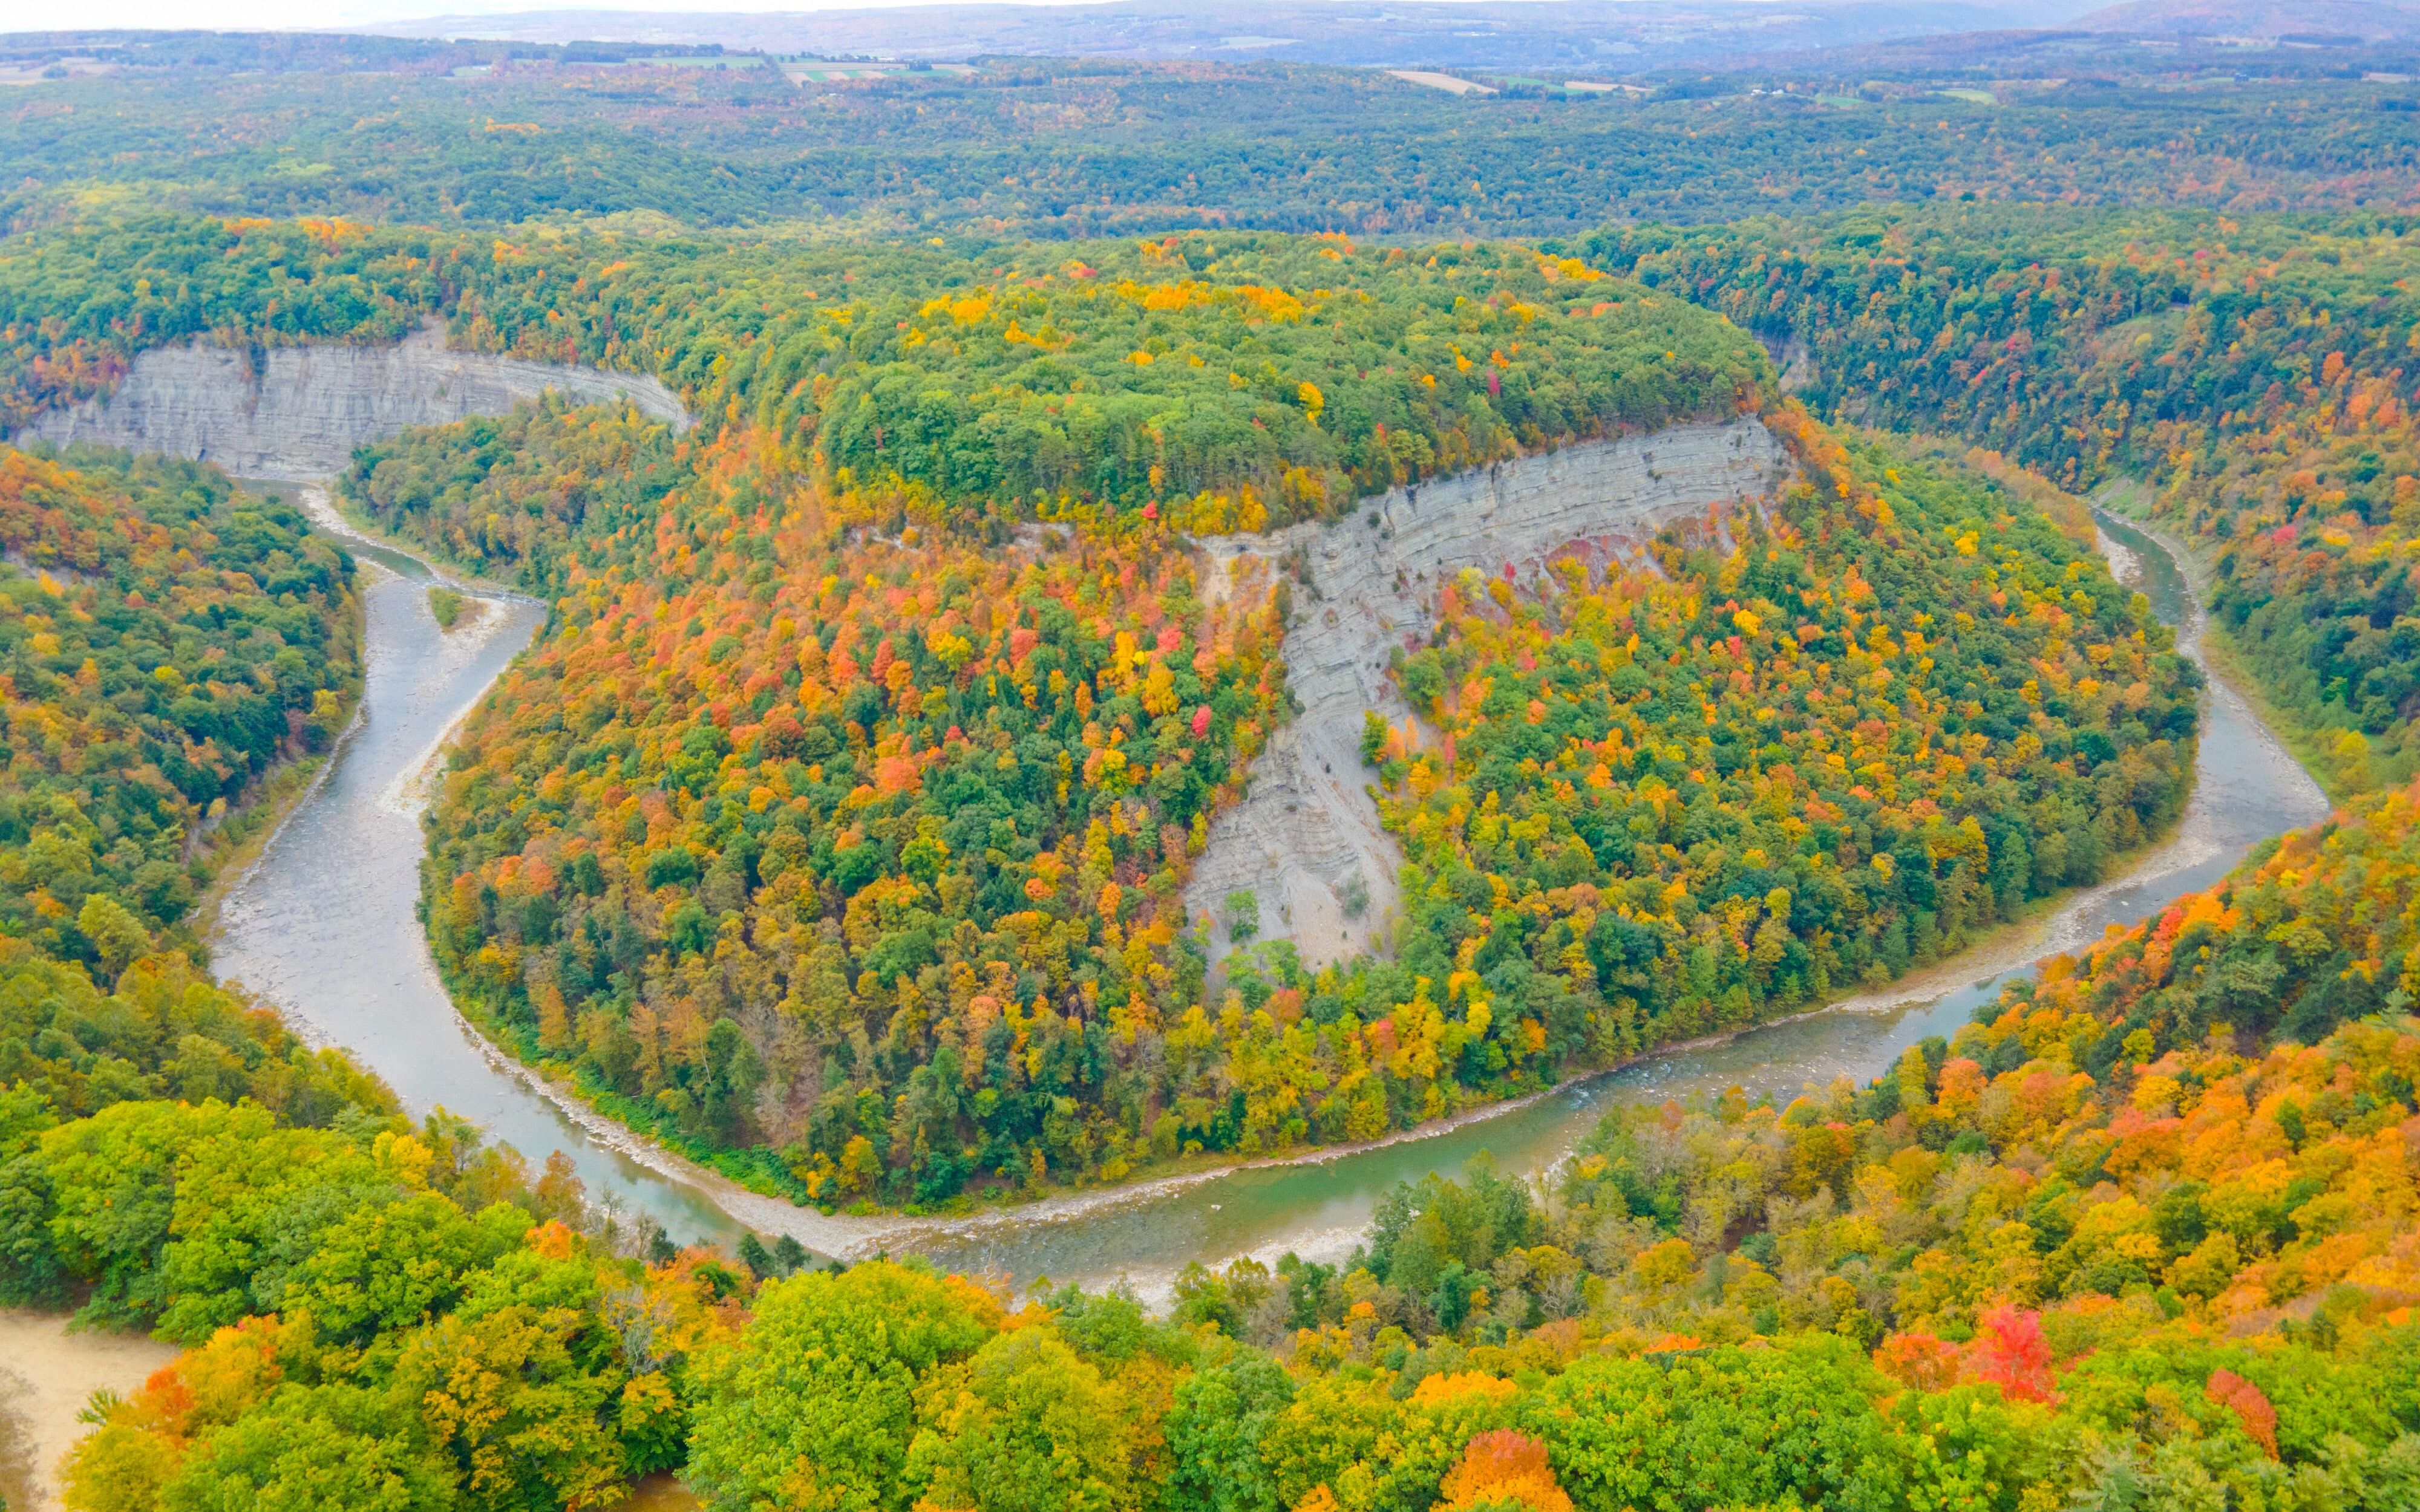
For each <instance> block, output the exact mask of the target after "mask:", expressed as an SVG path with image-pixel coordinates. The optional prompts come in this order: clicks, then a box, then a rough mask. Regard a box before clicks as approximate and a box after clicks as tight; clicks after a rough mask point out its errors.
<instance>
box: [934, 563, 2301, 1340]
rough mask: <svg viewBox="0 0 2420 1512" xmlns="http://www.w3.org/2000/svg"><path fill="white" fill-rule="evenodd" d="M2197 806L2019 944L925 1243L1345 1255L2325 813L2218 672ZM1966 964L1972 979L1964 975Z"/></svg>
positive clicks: (2208, 872) (1958, 995)
mask: <svg viewBox="0 0 2420 1512" xmlns="http://www.w3.org/2000/svg"><path fill="white" fill-rule="evenodd" d="M2102 530H2103V531H2104V532H2105V535H2106V540H2105V541H2104V546H2105V548H2106V549H2107V550H2108V553H2109V556H2110V558H2111V561H2112V564H2113V566H2114V567H2115V568H2116V569H2117V570H2118V575H2119V577H2120V578H2121V579H2123V580H2126V581H2127V582H2128V583H2129V584H2130V586H2133V587H2136V588H2139V589H2140V590H2141V591H2142V592H2143V593H2144V594H2146V595H2147V596H2149V599H2150V602H2151V606H2152V609H2153V611H2154V612H2155V613H2157V614H2158V616H2159V617H2160V618H2161V619H2162V620H2163V621H2164V622H2165V623H2166V624H2168V625H2174V626H2176V627H2177V628H2178V630H2179V640H2180V643H2181V644H2182V645H2183V646H2184V647H2185V648H2186V649H2187V651H2188V652H2189V653H2193V654H2195V655H2196V657H2197V642H2198V636H2199V629H2200V625H2199V612H2198V609H2197V608H2196V607H2195V603H2194V599H2193V594H2192V588H2191V585H2190V584H2189V583H2188V582H2187V580H2186V579H2185V576H2184V574H2183V572H2182V571H2180V569H2179V567H2178V564H2177V563H2176V561H2175V559H2174V557H2172V556H2171V555H2170V553H2169V552H2168V550H2167V549H2166V548H2164V547H2163V546H2162V545H2161V544H2160V543H2159V542H2158V541H2156V540H2154V539H2152V538H2151V537H2150V536H2149V535H2148V534H2146V533H2144V532H2142V531H2141V530H2139V529H2137V528H2136V527H2134V526H2133V525H2130V524H2127V523H2125V522H2123V521H2121V520H2118V519H2116V518H2114V517H2102ZM2196 767H2197V771H2196V782H2195V791H2194V796H2193V798H2192V801H2191V802H2190V804H2189V805H2188V807H2187V810H2186V812H2185V815H2184V817H2183V819H2182V820H2181V821H2180V823H2179V825H2178V826H2177V829H2176V832H2175V834H2174V835H2172V836H2171V837H2170V838H2169V839H2168V840H2167V841H2164V842H2163V843H2162V844H2161V845H2160V846H2158V847H2157V848H2156V849H2155V850H2154V851H2153V852H2152V853H2151V854H2150V855H2149V856H2145V857H2143V858H2141V860H2140V861H2139V862H2138V863H2137V865H2136V866H2135V867H2134V868H2133V871H2132V872H2131V873H2130V874H2129V875H2127V876H2126V877H2123V878H2121V879H2119V880H2118V881H2117V882H2114V883H2109V884H2104V885H2102V886H2101V887H2094V888H2091V889H2089V890H2087V891H2085V892H2083V893H2080V894H2077V895H2074V896H2072V897H2071V898H2069V899H2067V900H2066V901H2064V903H2062V904H2061V905H2060V907H2059V908H2058V909H2057V910H2056V911H2055V912H2054V913H2053V914H2051V915H2050V916H2049V917H2048V918H2045V919H2043V920H2041V921H2040V922H2039V923H2037V924H2036V925H2034V926H2032V927H2031V928H2029V929H2027V930H2025V931H2024V932H2022V933H2021V934H2020V935H2019V936H2018V937H2017V938H2016V939H2015V940H2013V941H2006V940H2004V941H2002V942H2000V943H1999V944H1998V945H1997V946H1996V947H1986V948H1984V949H1980V950H1978V951H1971V952H1969V953H1968V954H1967V955H1966V956H1964V957H1962V958H1961V959H1960V960H1958V961H1954V962H1951V963H1949V964H1948V966H1947V967H1946V968H1944V969H1939V970H1935V971H1932V972H1930V973H1927V974H1926V975H1925V977H1924V978H1923V979H1921V980H1911V981H1908V982H1903V983H1900V984H1899V986H1898V987H1897V988H1895V989H1893V990H1891V991H1888V992H1885V993H1884V994H1882V995H1877V996H1875V997H1872V998H1867V999H1860V1000H1853V1001H1851V1002H1847V1003H1842V1004H1839V1005H1837V1006H1834V1007H1832V1008H1829V1009H1825V1010H1823V1011H1820V1012H1816V1013H1810V1014H1807V1015H1805V1016H1803V1017H1800V1018H1796V1019H1792V1020H1789V1021H1785V1022H1782V1023H1777V1024H1774V1025H1769V1026H1765V1027H1763V1028H1760V1029H1755V1030H1751V1031H1749V1032H1747V1033H1745V1034H1741V1035H1739V1036H1737V1037H1736V1038H1733V1039H1730V1040H1728V1041H1721V1042H1718V1043H1714V1044H1708V1045H1701V1046H1698V1047H1693V1048H1689V1049H1684V1050H1678V1051H1674V1052H1672V1053H1670V1054H1667V1055H1661V1056H1657V1057H1652V1058H1650V1059H1646V1060H1642V1061H1640V1062H1638V1063H1637V1064H1635V1065H1632V1066H1630V1067H1627V1068H1625V1069H1623V1070H1621V1071H1618V1072H1610V1073H1608V1074H1606V1075H1604V1076H1600V1077H1596V1078H1593V1079H1591V1080H1589V1081H1585V1082H1581V1083H1576V1084H1575V1085H1572V1086H1570V1087H1566V1088H1562V1089H1560V1090H1559V1091H1557V1092H1555V1093H1553V1094H1552V1095H1550V1096H1548V1097H1545V1098H1543V1099H1541V1100H1539V1101H1537V1102H1535V1103H1529V1104H1527V1105H1525V1106H1522V1107H1519V1108H1516V1109H1513V1110H1512V1111H1510V1112H1507V1113H1505V1114H1503V1115H1501V1116H1499V1117H1497V1118H1492V1119H1484V1120H1481V1121H1479V1122H1474V1123H1470V1124H1466V1125H1464V1126H1463V1127H1461V1128H1458V1129H1455V1130H1452V1131H1450V1132H1448V1133H1445V1134H1438V1135H1436V1136H1435V1137H1432V1138H1426V1139H1419V1140H1412V1141H1406V1142H1404V1143H1401V1144H1396V1145H1390V1146H1387V1147H1384V1148H1381V1149H1373V1150H1368V1151H1363V1152H1359V1153H1355V1154H1350V1155H1341V1156H1338V1157H1335V1158H1333V1159H1328V1160H1324V1161H1318V1162H1315V1163H1311V1164H1305V1165H1286V1166H1270V1167H1261V1168H1256V1169H1249V1170H1241V1171H1235V1172H1232V1173H1229V1174H1227V1175H1223V1176H1220V1177H1218V1178H1216V1179H1213V1180H1207V1181H1203V1182H1201V1183H1198V1184H1195V1185H1192V1186H1189V1187H1187V1188H1184V1189H1183V1190H1181V1191H1177V1192H1174V1193H1171V1194H1168V1195H1165V1196H1159V1197H1157V1198H1136V1199H1133V1200H1129V1201H1123V1202H1121V1201H1117V1200H1114V1199H1109V1200H1104V1201H1103V1202H1102V1203H1101V1204H1099V1205H1098V1206H1097V1207H1096V1208H1095V1209H1094V1210H1093V1211H1088V1212H1084V1213H1081V1214H1079V1215H1077V1216H1072V1217H1069V1218H1066V1219H1063V1220H1060V1221H1053V1222H1030V1221H1028V1222H1020V1221H1017V1220H1016V1218H1015V1217H1014V1216H1013V1215H1012V1216H1009V1217H1004V1218H1002V1219H999V1220H986V1221H976V1222H970V1223H967V1224H964V1225H959V1226H955V1227H952V1228H948V1229H944V1230H941V1231H939V1232H936V1233H932V1234H930V1235H929V1236H926V1237H923V1238H922V1239H921V1240H920V1242H918V1244H917V1247H918V1248H920V1249H922V1250H923V1252H924V1253H926V1254H928V1255H930V1256H931V1257H933V1258H934V1259H935V1260H936V1261H938V1262H939V1263H941V1264H943V1265H945V1266H948V1267H951V1268H954V1269H964V1270H978V1271H998V1272H1005V1273H1008V1274H1010V1275H1012V1276H1014V1277H1016V1278H1018V1279H1020V1280H1024V1279H1030V1278H1032V1277H1034V1276H1036V1275H1047V1276H1049V1277H1050V1278H1052V1279H1053V1280H1058V1281H1078V1282H1083V1283H1087V1284H1092V1285H1099V1284H1104V1283H1108V1282H1110V1281H1114V1280H1117V1279H1119V1278H1121V1277H1123V1278H1125V1279H1126V1280H1127V1281H1129V1282H1130V1283H1131V1284H1132V1285H1133V1286H1134V1287H1135V1288H1136V1289H1137V1291H1138V1292H1140V1294H1141V1295H1142V1296H1143V1297H1144V1298H1145V1299H1146V1300H1151V1301H1164V1300H1165V1298H1166V1296H1167V1294H1168V1288H1169V1286H1170V1284H1171V1282H1172V1280H1173V1278H1174V1276H1175V1273H1176V1272H1177V1271H1178V1270H1179V1269H1180V1268H1182V1267H1183V1266H1184V1265H1185V1264H1186V1263H1187V1261H1190V1260H1195V1259H1200V1260H1203V1261H1205V1262H1208V1261H1214V1260H1218V1259H1223V1258H1225V1257H1233V1256H1238V1255H1252V1256H1256V1257H1260V1258H1261V1259H1263V1260H1264V1261H1266V1260H1272V1259H1274V1258H1276V1257H1278V1256H1279V1255H1280V1254H1283V1253H1285V1252H1287V1251H1292V1252H1294V1253H1295V1254H1298V1255H1300V1256H1302V1257H1305V1258H1309V1259H1319V1260H1326V1261H1334V1260H1338V1259H1342V1258H1343V1257H1345V1256H1347V1255H1349V1254H1350V1252H1351V1250H1352V1248H1353V1246H1354V1244H1355V1243H1356V1242H1357V1241H1358V1240H1359V1238H1360V1237H1361V1235H1362V1234H1363V1232H1364V1231H1365V1230H1366V1228H1367V1227H1368V1225H1369V1222H1370V1217H1371V1212H1372V1210H1373V1207H1374V1206H1375V1204H1376V1201H1377V1199H1378V1197H1379V1196H1380V1195H1381V1194H1383V1193H1384V1192H1385V1191H1387V1189H1388V1188H1389V1187H1391V1186H1392V1185H1393V1184H1394V1183H1396V1182H1397V1181H1402V1180H1417V1179H1419V1177H1422V1176H1425V1175H1427V1174H1429V1173H1430V1172H1433V1171H1436V1172H1444V1173H1447V1174H1453V1173H1455V1172H1458V1171H1460V1170H1461V1169H1463V1168H1464V1166H1465V1165H1467V1163H1468V1162H1469V1161H1470V1160H1471V1159H1472V1158H1473V1157H1475V1156H1478V1155H1480V1154H1481V1152H1485V1153H1486V1154H1487V1155H1488V1156H1489V1157H1491V1158H1492V1159H1493V1161H1494V1162H1495V1164H1496V1165H1497V1169H1499V1170H1501V1171H1505V1172H1521V1173H1528V1172H1536V1171H1542V1170H1545V1169H1548V1168H1550V1167H1552V1166H1553V1165H1555V1164H1556V1163H1557V1162H1559V1161H1560V1160H1561V1159H1562V1158H1563V1157H1564V1156H1565V1155H1566V1154H1567V1153H1569V1151H1570V1150H1571V1149H1572V1148H1573V1146H1574V1145H1575V1143H1576V1142H1577V1141H1578V1140H1579V1139H1580V1138H1581V1136H1583V1135H1584V1134H1587V1133H1588V1132H1589V1130H1590V1129H1591V1128H1592V1127H1594V1125H1595V1124H1596V1122H1597V1120H1598V1119H1599V1118H1601V1117H1602V1116H1603V1115H1604V1113H1605V1112H1606V1110H1607V1109H1609V1108H1611V1107H1613V1106H1615V1105H1616V1104H1618V1103H1636V1102H1641V1101H1655V1102H1661V1101H1663V1100H1664V1099H1667V1098H1686V1097H1689V1096H1691V1095H1694V1094H1713V1093H1719V1092H1720V1091H1722V1090H1723V1089H1724V1088H1730V1087H1740V1088H1745V1090H1746V1091H1747V1092H1748V1093H1749V1094H1750V1095H1751V1096H1757V1095H1761V1094H1771V1095H1772V1096H1774V1097H1775V1098H1776V1100H1780V1101H1787V1100H1788V1099H1789V1098H1790V1097H1792V1096H1793V1095H1795V1094H1796V1093H1797V1092H1798V1091H1799V1090H1800V1089H1801V1088H1805V1087H1808V1086H1814V1087H1821V1086H1823V1085H1826V1084H1828V1083H1830V1082H1831V1081H1832V1080H1833V1079H1834V1078H1836V1077H1839V1076H1848V1077H1851V1078H1853V1079H1856V1080H1859V1081H1862V1080H1864V1079H1866V1078H1869V1077H1871V1076H1873V1075H1876V1074H1879V1073H1880V1072H1883V1071H1884V1070H1885V1069H1886V1068H1887V1067H1888V1066H1889V1065H1891V1063H1892V1062H1894V1061H1896V1060H1897V1059H1898V1058H1899V1057H1900V1054H1901V1053H1902V1052H1903V1051H1905V1050H1906V1048H1907V1047H1908V1046H1910V1045H1912V1044H1915V1043H1916V1042H1917V1041H1921V1040H1923V1039H1924V1038H1925V1037H1926V1036H1928V1035H1935V1034H1938V1035H1942V1036H1945V1037H1947V1036H1949V1035H1953V1034H1955V1033H1956V1032H1957V1030H1958V1028H1959V1026H1961V1025H1962V1024H1965V1023H1966V1022H1967V1021H1968V1020H1969V1019H1970V1018H1971V1017H1972V1015H1973V1013H1974V1011H1975V1009H1976V1008H1977V1007H1978V1005H1980V1004H1983V1003H1987V1002H1990V1001H1992V1000H1993V998H1995V997H1996V996H1997V995H1998V994H1999V990H2000V985H2001V983H2002V982H2004V981H2005V980H2009V978H2010V977H2011V976H2015V975H2019V974H2022V973H2023V972H2024V971H2026V970H2029V969H2030V964H2031V962H2033V961H2035V960H2039V959H2040V957H2041V956H2043V955H2046V954H2050V953H2052V952H2055V951H2060V950H2073V949H2079V948H2081V947H2084V946H2086V945H2089V944H2091V943H2092V942H2094V941H2096V940H2098V939H2099V938H2101V936H2102V933H2104V932H2105V931H2106V930H2107V929H2108V928H2110V927H2111V926H2114V925H2124V924H2128V923H2131V922H2133V920H2135V919H2137V918H2142V917H2143V916H2144V915H2146V914H2149V913H2151V912H2153V911H2155V910H2157V909H2159V908H2161V907H2163V906H2164V905H2165V904H2167V903H2170V902H2171V901H2173V900H2174V899H2176V898H2177V897H2179V896H2180V895H2181V894H2183V893H2186V892H2190V891H2193V890H2195V888H2198V887H2207V886H2209V885H2210V884H2211V883H2212V882H2214V881H2216V880H2217V879H2218V878H2219V877H2220V876H2221V875H2223V874H2225V872H2226V871H2227V869H2228V868H2229V867H2231V866H2232V865H2234V863H2235V862H2236V860H2237V859H2238V858H2240V857H2241V856H2242V855H2243V853H2244V851H2245V850H2247V849H2248V848H2249V847H2250V846H2252V845H2253V844H2254V843H2256V842H2257V841H2261V840H2264V839H2267V838H2268V837H2270V836H2272V835H2275V834H2280V833H2283V832H2284V831H2286V830H2288V829H2292V828H2296V827H2299V826H2301V825H2307V824H2311V823H2314V822H2316V821H2317V820H2319V819H2320V818H2322V817H2324V816H2325V814H2326V812H2327V803H2326V800H2325V799H2324V798H2323V797H2322V796H2321V795H2320V793H2319V788H2318V785H2317V784H2316V783H2314V782H2312V780H2311V779H2310V778H2309V776H2308V775H2307V774H2306V773H2304V771H2303V769H2302V768H2301V767H2300V766H2299V765H2297V764H2295V762H2294V760H2293V758H2292V757H2291V756H2289V755H2288V754H2287V752H2286V751H2285V749H2284V748H2283V747H2281V746H2280V745H2279V744H2278V742H2277V740H2276V739H2275V737H2274V736H2273V735H2272V734H2270V733H2269V732H2268V731H2267V730H2266V729H2265V728H2264V727H2263V726H2262V725H2261V724H2260V723H2259V721H2258V720H2257V718H2255V717H2253V715H2252V712H2251V710H2250V708H2249V707H2248V706H2247V705H2246V704H2245V703H2244V702H2243V700H2242V697H2241V696H2240V695H2238V694H2236V693H2235V692H2234V691H2233V690H2232V689H2231V688H2228V687H2226V686H2225V685H2223V684H2216V683H2213V685H2212V687H2211V691H2210V696H2209V697H2208V698H2207V699H2205V701H2204V704H2203V731H2202V736H2201V740H2200V744H2199V749H2198V753H2197V757H2196ZM1961 972H1964V973H1967V974H1969V976H1968V980H1959V973H1961Z"/></svg>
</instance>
